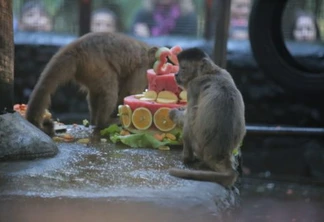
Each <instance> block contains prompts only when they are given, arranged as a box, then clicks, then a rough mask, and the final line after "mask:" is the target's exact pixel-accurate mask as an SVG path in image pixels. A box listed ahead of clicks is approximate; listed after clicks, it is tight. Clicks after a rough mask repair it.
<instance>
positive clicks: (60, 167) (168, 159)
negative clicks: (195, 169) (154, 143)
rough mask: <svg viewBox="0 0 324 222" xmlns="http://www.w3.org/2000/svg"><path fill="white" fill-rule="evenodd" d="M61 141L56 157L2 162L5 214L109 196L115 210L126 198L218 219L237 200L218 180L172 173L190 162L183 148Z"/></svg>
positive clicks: (0, 177) (156, 207)
mask: <svg viewBox="0 0 324 222" xmlns="http://www.w3.org/2000/svg"><path fill="white" fill-rule="evenodd" d="M84 135H86V133H85V134H84ZM57 144H58V147H59V153H58V154H57V155H56V156H55V157H53V158H49V159H36V160H32V161H16V162H2V163H0V196H1V197H0V199H1V200H2V201H0V206H1V207H0V208H1V209H6V210H0V218H1V216H2V217H3V218H6V219H10V221H15V220H14V219H13V218H12V217H13V216H14V215H15V211H14V210H13V209H19V203H21V204H22V205H21V206H25V205H26V204H34V205H31V206H37V207H36V208H35V209H33V208H32V209H31V211H33V210H34V211H35V212H36V211H37V209H38V211H39V209H40V208H42V207H44V206H47V205H50V204H54V205H55V206H61V205H62V204H63V205H64V204H67V203H69V204H67V206H66V208H69V207H71V209H72V208H73V207H72V206H73V202H75V201H76V200H80V201H81V202H82V203H83V204H89V203H90V202H92V201H99V202H100V201H103V200H107V201H109V206H110V207H109V209H114V208H113V207H116V206H119V205H120V204H121V202H122V203H123V204H124V205H125V204H126V205H127V204H131V206H134V207H136V206H138V207H139V206H142V208H143V209H146V208H147V207H148V208H150V209H151V208H152V210H158V211H159V209H160V210H161V211H159V212H160V214H161V218H165V217H163V216H162V215H164V214H165V213H167V212H169V211H170V210H171V211H172V212H173V213H170V212H169V213H170V215H178V217H179V218H178V219H179V220H180V221H181V218H182V219H183V220H184V218H186V221H215V219H219V218H221V217H222V212H225V211H226V212H227V211H229V210H231V209H232V208H233V207H234V206H235V204H236V202H237V195H236V194H235V192H234V191H232V190H227V189H225V188H223V187H222V186H220V185H218V184H215V183H209V182H198V181H190V180H183V179H178V178H175V177H172V176H170V175H169V174H168V169H169V168H170V167H184V166H183V164H182V163H181V155H180V154H181V148H180V147H178V148H174V149H171V150H170V151H162V150H155V149H149V148H148V149H134V148H127V147H121V146H116V145H114V144H110V143H101V144H99V145H98V146H96V147H93V146H88V145H85V144H80V143H57ZM35 198H36V199H35ZM60 201H61V202H62V203H60ZM69 201H70V202H69ZM10 204H11V205H10ZM17 204H18V206H17ZM123 204H122V205H123ZM98 205H99V206H101V205H100V204H98ZM124 205H123V206H124ZM10 206H11V207H10ZM101 207H102V206H101ZM9 208H10V209H11V210H10V209H9ZM24 209H25V208H24ZM64 209H65V208H64ZM125 209H126V208H125ZM127 209H133V208H132V207H130V206H129V205H128V208H127ZM162 209H164V210H162ZM87 210H88V211H89V209H87ZM106 210H108V209H106ZM177 212H178V213H177ZM180 212H181V213H180ZM90 213H91V212H90ZM126 214H127V212H126ZM10 215H11V216H12V217H11V216H10ZM144 215H145V212H144ZM34 216H35V215H34ZM164 216H165V215H164ZM131 218H132V216H131V215H129V219H131ZM167 218H168V217H167ZM172 218H173V217H172ZM34 219H35V218H34ZM36 219H37V218H36ZM38 219H39V218H38ZM0 221H1V220H0ZM8 221H9V220H8ZM17 221H19V220H17ZM26 221H27V220H26ZM46 221H49V220H46ZM82 221H83V220H82ZM155 221H162V220H158V219H156V220H155ZM165 221H168V220H165ZM169 221H170V220H169Z"/></svg>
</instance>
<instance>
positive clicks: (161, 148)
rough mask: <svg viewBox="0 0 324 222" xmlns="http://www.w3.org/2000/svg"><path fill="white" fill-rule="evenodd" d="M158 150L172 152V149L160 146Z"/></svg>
mask: <svg viewBox="0 0 324 222" xmlns="http://www.w3.org/2000/svg"><path fill="white" fill-rule="evenodd" d="M158 149H159V150H165V151H167V150H170V147H169V146H159V148H158Z"/></svg>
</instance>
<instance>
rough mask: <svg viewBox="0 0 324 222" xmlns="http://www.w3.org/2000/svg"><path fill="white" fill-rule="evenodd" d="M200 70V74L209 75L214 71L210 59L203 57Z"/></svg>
mask: <svg viewBox="0 0 324 222" xmlns="http://www.w3.org/2000/svg"><path fill="white" fill-rule="evenodd" d="M200 69H201V73H203V74H209V73H212V72H213V71H214V70H215V64H214V63H213V61H212V60H211V59H210V58H207V57H205V58H203V59H202V60H201V66H200Z"/></svg>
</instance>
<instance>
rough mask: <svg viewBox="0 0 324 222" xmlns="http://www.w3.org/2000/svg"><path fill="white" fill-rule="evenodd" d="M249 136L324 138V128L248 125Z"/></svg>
mask: <svg viewBox="0 0 324 222" xmlns="http://www.w3.org/2000/svg"><path fill="white" fill-rule="evenodd" d="M246 131H247V133H248V134H260V135H262V134H265V135H285V136H287V135H292V136H293V135H295V136H324V128H312V127H285V126H253V125H247V126H246Z"/></svg>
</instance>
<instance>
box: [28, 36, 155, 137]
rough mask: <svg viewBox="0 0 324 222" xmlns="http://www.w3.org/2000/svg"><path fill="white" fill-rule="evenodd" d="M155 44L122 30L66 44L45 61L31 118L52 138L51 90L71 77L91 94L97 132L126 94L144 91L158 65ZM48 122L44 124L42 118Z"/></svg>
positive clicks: (33, 96)
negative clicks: (148, 74) (47, 112)
mask: <svg viewBox="0 0 324 222" xmlns="http://www.w3.org/2000/svg"><path fill="white" fill-rule="evenodd" d="M156 50H157V48H156V47H150V46H148V45H147V44H145V43H143V42H140V41H138V40H135V39H132V38H130V37H128V36H126V35H123V34H119V33H89V34H86V35H84V36H82V37H80V38H79V39H77V40H75V41H73V42H71V43H70V44H68V45H66V46H65V47H63V48H61V49H60V50H59V51H58V52H57V53H56V54H55V55H54V56H53V57H52V58H51V60H50V61H49V63H48V64H47V65H46V67H45V69H44V71H43V72H42V73H41V75H40V78H39V79H38V82H37V84H36V86H35V88H34V90H33V92H32V94H31V96H30V98H29V102H28V108H27V113H26V118H27V120H29V121H30V122H31V123H33V124H34V125H35V126H37V127H39V128H40V129H42V130H43V131H44V132H45V133H47V134H49V135H50V136H53V135H54V129H53V123H51V122H50V121H48V120H43V113H44V111H45V109H46V108H47V107H48V106H49V105H50V97H51V94H52V93H54V92H55V90H56V88H57V87H58V86H59V85H62V84H64V83H66V82H68V81H75V82H77V83H79V84H80V85H81V86H82V88H83V89H85V90H86V92H87V100H88V106H89V110H90V123H91V124H92V125H95V126H96V128H95V131H96V132H97V133H98V132H99V130H100V129H102V128H105V127H107V126H108V125H109V123H110V121H111V120H110V115H111V114H112V113H113V111H114V109H115V108H116V106H117V104H120V103H122V102H123V98H124V97H125V96H127V95H131V94H136V93H140V92H143V90H144V89H145V87H146V86H147V79H146V70H147V69H149V68H150V67H152V66H153V63H154V60H155V56H154V55H155V52H156ZM43 121H44V122H43Z"/></svg>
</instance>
